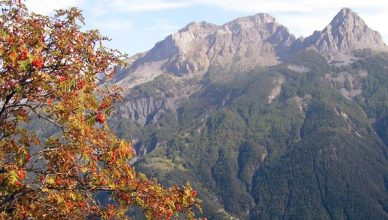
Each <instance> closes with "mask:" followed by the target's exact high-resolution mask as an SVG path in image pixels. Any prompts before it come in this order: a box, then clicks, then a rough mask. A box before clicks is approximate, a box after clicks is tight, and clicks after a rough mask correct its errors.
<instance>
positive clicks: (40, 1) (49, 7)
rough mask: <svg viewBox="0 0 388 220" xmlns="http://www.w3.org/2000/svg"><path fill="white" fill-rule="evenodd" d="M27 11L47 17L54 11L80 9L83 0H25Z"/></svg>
mask: <svg viewBox="0 0 388 220" xmlns="http://www.w3.org/2000/svg"><path fill="white" fill-rule="evenodd" d="M24 2H25V4H26V5H27V7H28V9H29V10H31V11H33V12H35V13H38V14H43V15H48V14H50V13H52V12H53V11H54V10H56V9H64V8H69V7H81V6H82V4H83V3H84V0H25V1H24Z"/></svg>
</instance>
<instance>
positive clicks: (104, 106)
mask: <svg viewBox="0 0 388 220" xmlns="http://www.w3.org/2000/svg"><path fill="white" fill-rule="evenodd" d="M108 107H109V102H108V101H107V100H104V101H103V102H102V103H101V106H100V108H101V109H106V108H108Z"/></svg>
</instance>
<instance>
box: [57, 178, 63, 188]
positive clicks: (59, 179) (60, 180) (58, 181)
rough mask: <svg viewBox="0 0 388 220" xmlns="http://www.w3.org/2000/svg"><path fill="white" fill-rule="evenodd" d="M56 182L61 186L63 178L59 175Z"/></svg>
mask: <svg viewBox="0 0 388 220" xmlns="http://www.w3.org/2000/svg"><path fill="white" fill-rule="evenodd" d="M55 183H56V184H57V185H58V186H60V185H62V183H63V182H62V179H61V178H59V177H57V178H56V179H55Z"/></svg>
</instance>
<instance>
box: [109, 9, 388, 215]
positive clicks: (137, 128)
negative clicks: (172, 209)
mask: <svg viewBox="0 0 388 220" xmlns="http://www.w3.org/2000/svg"><path fill="white" fill-rule="evenodd" d="M386 49H387V47H386V46H385V44H384V42H383V41H382V40H381V37H380V35H379V34H378V33H377V32H375V31H373V30H371V29H369V28H368V27H367V26H366V24H365V22H363V21H362V19H361V18H360V17H359V16H358V15H357V14H356V13H354V12H352V11H351V10H350V9H342V10H341V11H340V12H339V13H338V14H337V15H336V16H335V17H334V19H333V20H332V22H331V23H330V24H329V25H328V26H327V27H326V28H324V29H323V30H322V31H319V32H314V34H313V35H312V36H310V37H307V38H305V39H303V38H298V39H296V38H295V37H294V36H293V35H292V34H290V33H289V32H288V30H287V28H285V27H284V26H282V25H280V24H278V23H277V22H276V20H275V19H274V18H273V17H271V16H270V15H267V14H257V15H254V16H251V17H244V18H239V19H236V20H234V21H231V22H229V23H226V24H224V25H222V26H217V25H214V24H209V23H206V22H200V23H191V24H189V25H187V26H186V27H184V28H183V29H181V30H180V31H179V32H178V33H175V34H172V35H170V36H168V37H166V38H165V39H164V40H163V41H160V42H159V43H157V44H156V45H155V47H154V48H152V49H151V50H150V51H148V52H145V53H142V54H138V55H136V56H134V57H132V58H131V59H130V60H129V62H130V64H129V65H128V66H126V67H123V68H122V69H121V70H120V73H119V74H118V75H117V77H116V78H115V79H114V82H115V83H117V84H118V85H121V86H122V87H123V88H124V91H123V96H124V100H123V102H121V103H119V104H118V105H117V106H116V112H115V116H114V117H113V118H112V119H111V120H110V122H109V124H110V126H111V128H112V129H113V130H114V131H115V132H116V134H117V135H118V136H120V137H122V138H125V139H128V140H132V141H133V143H134V146H135V148H136V151H137V154H138V158H137V160H136V162H135V166H136V167H137V169H138V170H140V171H141V172H144V173H146V174H147V175H148V176H151V177H155V178H157V179H159V181H161V182H162V183H163V184H166V185H170V184H174V183H177V184H183V183H185V182H186V181H189V182H190V183H191V184H192V185H193V187H194V188H196V189H198V195H199V198H200V199H201V200H202V201H203V209H204V215H206V216H207V217H208V218H209V219H388V205H387V204H388V87H387V85H388V65H387V63H388V54H387V53H386V52H385V51H386Z"/></svg>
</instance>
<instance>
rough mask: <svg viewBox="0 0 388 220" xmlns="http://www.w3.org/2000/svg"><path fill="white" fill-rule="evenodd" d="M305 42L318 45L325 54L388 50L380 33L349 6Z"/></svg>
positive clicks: (307, 45) (305, 44)
mask: <svg viewBox="0 0 388 220" xmlns="http://www.w3.org/2000/svg"><path fill="white" fill-rule="evenodd" d="M303 44H304V47H309V46H314V47H316V48H317V49H318V50H319V51H320V52H321V53H322V54H323V55H337V54H349V53H351V52H353V51H355V50H360V49H372V50H386V45H385V43H384V41H383V40H382V38H381V36H380V34H379V33H378V32H377V31H374V30H372V29H370V28H369V27H368V26H367V25H366V24H365V22H364V20H363V19H362V18H360V17H359V16H358V15H357V14H356V13H355V12H353V11H352V10H351V9H349V8H343V9H341V11H340V12H339V13H338V14H337V15H336V16H335V17H334V18H333V20H332V21H331V22H330V24H329V25H328V26H326V27H325V29H323V30H322V31H316V32H314V34H313V35H312V36H310V37H308V38H306V39H305V40H304V41H303Z"/></svg>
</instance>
